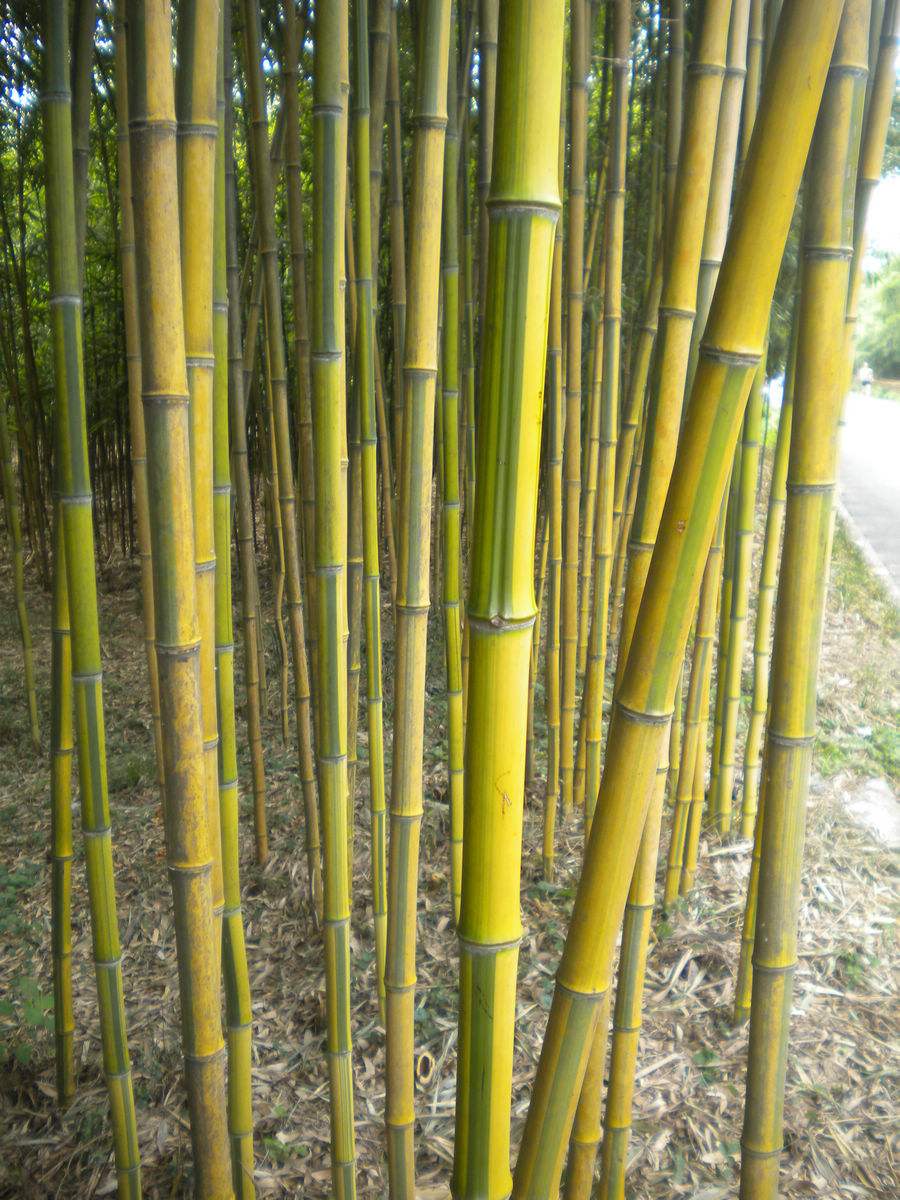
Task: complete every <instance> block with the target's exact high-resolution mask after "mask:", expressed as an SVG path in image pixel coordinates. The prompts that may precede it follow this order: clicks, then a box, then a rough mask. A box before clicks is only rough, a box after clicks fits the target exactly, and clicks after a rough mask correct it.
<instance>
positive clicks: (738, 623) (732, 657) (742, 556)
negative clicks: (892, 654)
mask: <svg viewBox="0 0 900 1200" xmlns="http://www.w3.org/2000/svg"><path fill="white" fill-rule="evenodd" d="M764 374H765V356H763V359H762V360H761V363H760V367H759V369H758V370H757V372H756V376H755V378H754V380H753V388H752V389H751V391H750V400H749V402H748V404H747V412H746V414H745V416H744V430H743V436H742V440H741V455H740V460H741V463H740V479H739V481H738V487H737V502H736V504H735V521H734V562H733V566H732V580H731V611H730V614H727V619H728V621H729V634H728V653H727V657H726V659H725V662H724V673H723V680H722V682H723V691H724V700H723V705H722V726H721V737H720V741H719V757H718V771H717V775H716V781H715V791H714V792H711V794H710V799H709V805H710V811H711V812H715V813H717V814H719V817H720V821H721V822H723V823H725V824H726V825H727V826H728V827H730V825H731V816H732V811H731V810H732V792H733V788H734V773H735V764H734V753H735V747H736V745H737V722H738V712H739V709H740V704H741V672H742V668H743V662H744V644H745V638H746V630H747V611H748V605H747V601H748V596H749V592H750V567H751V558H752V554H753V528H754V523H755V517H756V479H757V474H758V471H759V445H760V438H761V436H762V400H763V393H762V388H763V376H764ZM725 619H726V614H725V613H723V614H722V620H723V621H724V620H725ZM721 669H722V664H721V663H720V670H721Z"/></svg>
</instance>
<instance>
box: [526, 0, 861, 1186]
mask: <svg viewBox="0 0 900 1200" xmlns="http://www.w3.org/2000/svg"><path fill="white" fill-rule="evenodd" d="M840 9H841V3H840V0H833V3H830V4H825V3H823V2H822V0H816V2H815V4H814V3H813V0H787V2H786V6H785V9H784V17H783V19H782V22H781V25H780V29H779V36H778V39H777V42H776V47H775V50H774V51H773V60H772V65H771V67H770V71H769V76H768V81H767V86H766V89H765V93H764V96H763V99H762V104H761V109H760V114H759V117H758V119H757V122H756V128H755V130H754V134H753V141H752V145H751V149H750V154H749V157H748V160H747V165H746V168H745V171H744V176H743V180H742V186H741V191H740V194H739V197H738V201H737V209H736V212H735V216H734V218H733V221H732V228H731V236H730V244H729V248H728V251H727V253H726V256H725V261H724V263H723V267H722V271H721V273H720V277H719V285H718V287H717V290H716V297H715V299H714V302H713V307H712V310H711V313H710V319H709V322H708V323H707V332H706V336H705V339H704V344H703V348H702V352H701V356H700V364H699V367H698V370H697V374H696V376H695V380H694V387H693V391H692V394H691V400H690V403H689V405H688V410H687V418H686V421H685V425H684V432H683V435H682V439H681V443H680V446H679V453H678V455H677V457H676V462H675V467H674V470H673V474H672V483H671V486H670V488H669V494H668V497H667V500H666V504H665V508H664V511H663V517H662V521H661V524H660V532H659V537H658V539H657V543H656V550H655V552H654V555H653V563H652V567H651V570H650V572H649V575H648V578H647V585H646V588H645V591H644V598H643V601H642V604H641V611H640V615H639V618H638V621H637V623H636V625H635V633H634V635H633V637H632V645H631V650H630V652H629V657H628V664H627V667H626V669H625V674H624V676H623V678H622V681H621V684H620V688H619V692H618V696H617V702H616V704H615V707H614V710H613V716H612V722H611V729H610V734H609V738H608V742H607V753H606V762H605V767H604V772H603V780H602V782H601V797H602V799H601V803H600V804H599V805H598V807H597V812H596V814H595V816H594V823H593V826H592V829H591V837H590V840H589V842H588V847H587V853H586V856H585V863H584V868H583V871H582V875H581V881H580V883H579V886H578V891H577V893H576V897H575V905H574V909H573V914H572V920H571V923H570V926H569V933H568V936H567V939H566V945H565V947H564V950H563V956H562V962H561V964H560V968H559V972H558V975H557V986H556V989H555V993H554V997H553V1002H552V1005H551V1010H550V1016H549V1023H548V1027H547V1033H546V1035H545V1038H544V1044H543V1049H542V1052H541V1060H540V1062H539V1065H538V1071H537V1076H536V1079H535V1084H534V1088H533V1091H532V1098H531V1104H530V1108H529V1113H528V1118H527V1121H526V1125H525V1130H524V1134H523V1139H522V1146H521V1149H520V1151H519V1159H518V1162H517V1165H516V1173H515V1180H514V1188H513V1195H514V1196H516V1197H525V1196H528V1197H547V1198H549V1197H552V1196H555V1195H556V1190H557V1187H558V1183H559V1175H560V1171H561V1167H562V1160H563V1156H564V1154H565V1149H566V1146H567V1143H568V1137H569V1133H570V1131H571V1125H572V1118H573V1115H574V1108H575V1103H576V1099H577V1096H578V1094H579V1091H580V1088H581V1083H582V1080H583V1077H584V1071H585V1067H586V1063H587V1058H588V1053H589V1049H590V1046H591V1040H592V1036H593V1032H594V1028H595V1026H596V1019H597V1012H598V1008H599V1006H600V1002H601V1001H602V998H603V995H604V994H605V992H606V990H607V988H608V986H609V976H610V970H611V963H612V954H613V948H614V945H615V940H616V935H617V933H618V928H619V923H620V920H621V915H622V911H623V909H624V904H625V900H626V896H627V893H628V890H629V886H630V883H631V877H632V874H633V868H634V864H635V861H636V859H637V854H638V848H639V843H640V839H641V832H642V829H643V826H644V821H645V816H646V812H647V808H648V807H649V803H650V800H651V795H652V791H653V785H654V780H655V778H656V773H657V768H658V766H659V763H660V760H661V756H662V752H663V749H664V745H665V740H666V737H667V733H668V723H669V718H670V714H671V711H672V703H673V700H674V695H675V688H676V685H677V679H678V675H679V672H680V668H681V663H682V659H683V654H684V646H685V642H686V641H687V635H688V631H689V628H690V625H691V622H692V620H693V615H694V611H695V606H696V603H697V596H698V592H699V588H700V578H701V575H702V572H703V568H704V564H705V561H706V557H707V551H708V548H709V544H710V542H711V539H712V534H713V528H714V525H715V522H716V517H717V514H718V510H719V506H720V504H721V499H722V494H723V492H724V489H725V483H726V480H727V477H728V471H729V468H730V463H731V459H732V456H733V447H734V446H735V444H736V442H737V438H738V434H739V432H740V426H741V421H742V419H743V409H744V405H745V403H746V399H747V395H748V393H749V389H750V384H751V382H752V376H753V373H754V371H755V370H756V366H757V362H758V359H759V354H760V351H761V348H762V343H763V338H764V335H765V329H766V323H767V320H768V312H769V307H770V304H771V300H772V293H773V291H774V288H775V282H776V277H777V273H778V267H779V264H780V261H781V255H782V252H783V249H784V243H785V240H786V238H787V232H788V227H789V224H790V219H791V214H792V212H793V207H794V202H795V199H796V194H797V189H798V187H799V183H800V175H801V172H802V169H803V163H804V161H805V159H806V154H807V151H808V148H809V142H810V139H811V136H812V129H813V125H814V122H815V117H816V113H817V110H818V106H819V100H820V98H821V94H822V89H823V86H824V82H825V75H826V73H827V69H828V62H829V60H830V57H831V49H832V46H833V42H834V37H835V34H836V32H837V25H838V21H839V18H840ZM813 15H815V17H816V20H815V21H813V20H812V18H813ZM798 52H802V53H803V54H804V56H805V58H804V61H805V63H806V70H805V71H804V72H802V73H801V72H797V70H796V57H795V56H796V54H797V53H798ZM785 111H790V112H791V113H792V115H793V119H792V120H791V121H790V122H786V121H784V113H785ZM776 164H777V170H778V172H779V179H780V183H781V186H780V187H779V188H778V189H774V188H772V186H771V181H772V178H773V171H775V170H776ZM751 281H752V285H751Z"/></svg>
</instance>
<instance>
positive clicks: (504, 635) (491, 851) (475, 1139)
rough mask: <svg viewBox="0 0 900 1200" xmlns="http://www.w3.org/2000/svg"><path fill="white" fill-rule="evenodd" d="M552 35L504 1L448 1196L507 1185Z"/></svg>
mask: <svg viewBox="0 0 900 1200" xmlns="http://www.w3.org/2000/svg"><path fill="white" fill-rule="evenodd" d="M563 35H564V12H563V4H562V0H556V2H555V3H552V4H551V3H547V0H510V3H508V4H506V5H504V6H503V9H502V12H501V15H500V26H499V47H498V68H497V73H498V77H497V112H496V137H495V143H494V146H495V154H494V160H493V170H492V176H491V187H490V195H489V198H488V201H487V205H488V212H489V216H490V221H491V231H490V237H489V239H488V255H489V258H488V264H487V287H486V293H485V304H486V307H485V317H486V319H485V326H484V331H485V336H484V341H483V345H482V371H481V381H482V389H481V398H480V399H481V402H480V405H479V413H478V419H479V429H478V436H477V447H478V454H479V460H478V492H477V499H476V511H475V538H474V542H473V560H472V575H471V586H470V592H469V605H468V608H469V628H470V638H471V643H470V646H471V661H470V679H469V726H468V736H467V738H466V768H465V770H466V835H465V836H466V842H465V854H464V857H463V890H462V910H461V913H460V920H459V944H460V1016H459V1072H458V1081H457V1103H456V1139H455V1145H454V1164H453V1192H454V1195H455V1196H457V1197H460V1200H464V1198H471V1200H474V1198H475V1197H486V1198H490V1200H494V1198H496V1200H500V1198H501V1197H506V1196H508V1195H509V1192H510V1182H511V1180H510V1171H509V1129H510V1101H511V1093H512V1065H513V1061H512V1060H513V1037H514V1030H515V1019H516V966H517V962H518V945H519V938H520V936H521V928H522V927H521V915H520V903H519V877H520V870H521V854H522V820H523V807H524V806H523V801H524V782H525V743H526V729H527V716H528V674H529V670H530V665H531V645H532V635H533V624H534V619H535V596H534V534H535V521H536V515H537V495H538V475H539V471H538V468H539V459H540V441H541V438H540V418H541V411H540V405H541V399H542V397H541V383H542V381H543V378H544V368H545V356H546V348H547V321H548V306H549V293H550V279H551V264H552V256H553V239H554V231H555V226H556V223H557V219H558V215H559V208H560V204H559V193H558V164H557V154H556V150H557V146H556V142H555V135H556V131H557V128H558V122H559V110H558V109H557V104H558V103H559V100H560V82H561V78H562V60H563ZM579 265H580V264H579ZM579 274H580V271H579ZM499 696H502V697H503V703H502V705H501V706H498V704H497V698H498V697H499Z"/></svg>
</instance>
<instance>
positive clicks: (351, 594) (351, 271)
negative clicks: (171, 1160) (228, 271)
mask: <svg viewBox="0 0 900 1200" xmlns="http://www.w3.org/2000/svg"><path fill="white" fill-rule="evenodd" d="M354 117H355V113H354ZM366 136H367V137H368V133H367V135H366ZM366 216H367V218H368V217H370V216H371V213H370V211H369V209H368V208H367V209H366ZM344 227H345V254H346V271H345V274H346V278H347V283H348V291H347V340H348V342H349V343H350V344H351V345H353V346H355V345H356V343H357V340H358V328H359V322H358V320H357V309H358V302H357V301H358V294H357V289H358V283H359V281H358V278H357V273H356V250H355V246H354V241H353V220H352V214H351V211H350V205H349V204H347V205H345V209H344ZM355 366H356V364H355V363H354V370H353V372H352V379H353V388H352V390H351V393H350V401H349V405H348V411H347V434H348V471H347V633H346V642H347V885H348V888H349V896H350V904H351V906H352V904H353V840H354V831H355V820H356V773H357V766H358V760H359V677H360V674H361V672H362V660H361V658H360V644H361V642H362V600H363V596H362V589H363V573H364V565H363V527H362V443H361V441H360V436H361V429H360V416H359V374H358V372H357V371H356V370H355Z"/></svg>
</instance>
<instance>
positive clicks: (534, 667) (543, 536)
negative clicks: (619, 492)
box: [525, 502, 550, 787]
mask: <svg viewBox="0 0 900 1200" xmlns="http://www.w3.org/2000/svg"><path fill="white" fill-rule="evenodd" d="M545 503H546V502H545ZM540 530H541V532H540V533H539V534H538V545H539V546H540V548H541V552H540V560H539V563H538V577H537V578H538V582H537V614H536V616H535V618H534V634H533V636H532V639H531V670H530V672H529V675H528V732H527V734H526V740H525V786H526V787H532V786H533V785H534V783H535V777H534V770H535V763H534V708H535V703H534V701H535V684H536V682H537V677H538V668H539V666H540V653H541V629H542V626H543V623H544V611H545V605H544V595H545V592H546V586H547V559H548V558H549V555H550V524H549V521H548V514H547V511H546V508H545V509H544V515H543V519H542V522H541V524H540Z"/></svg>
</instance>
